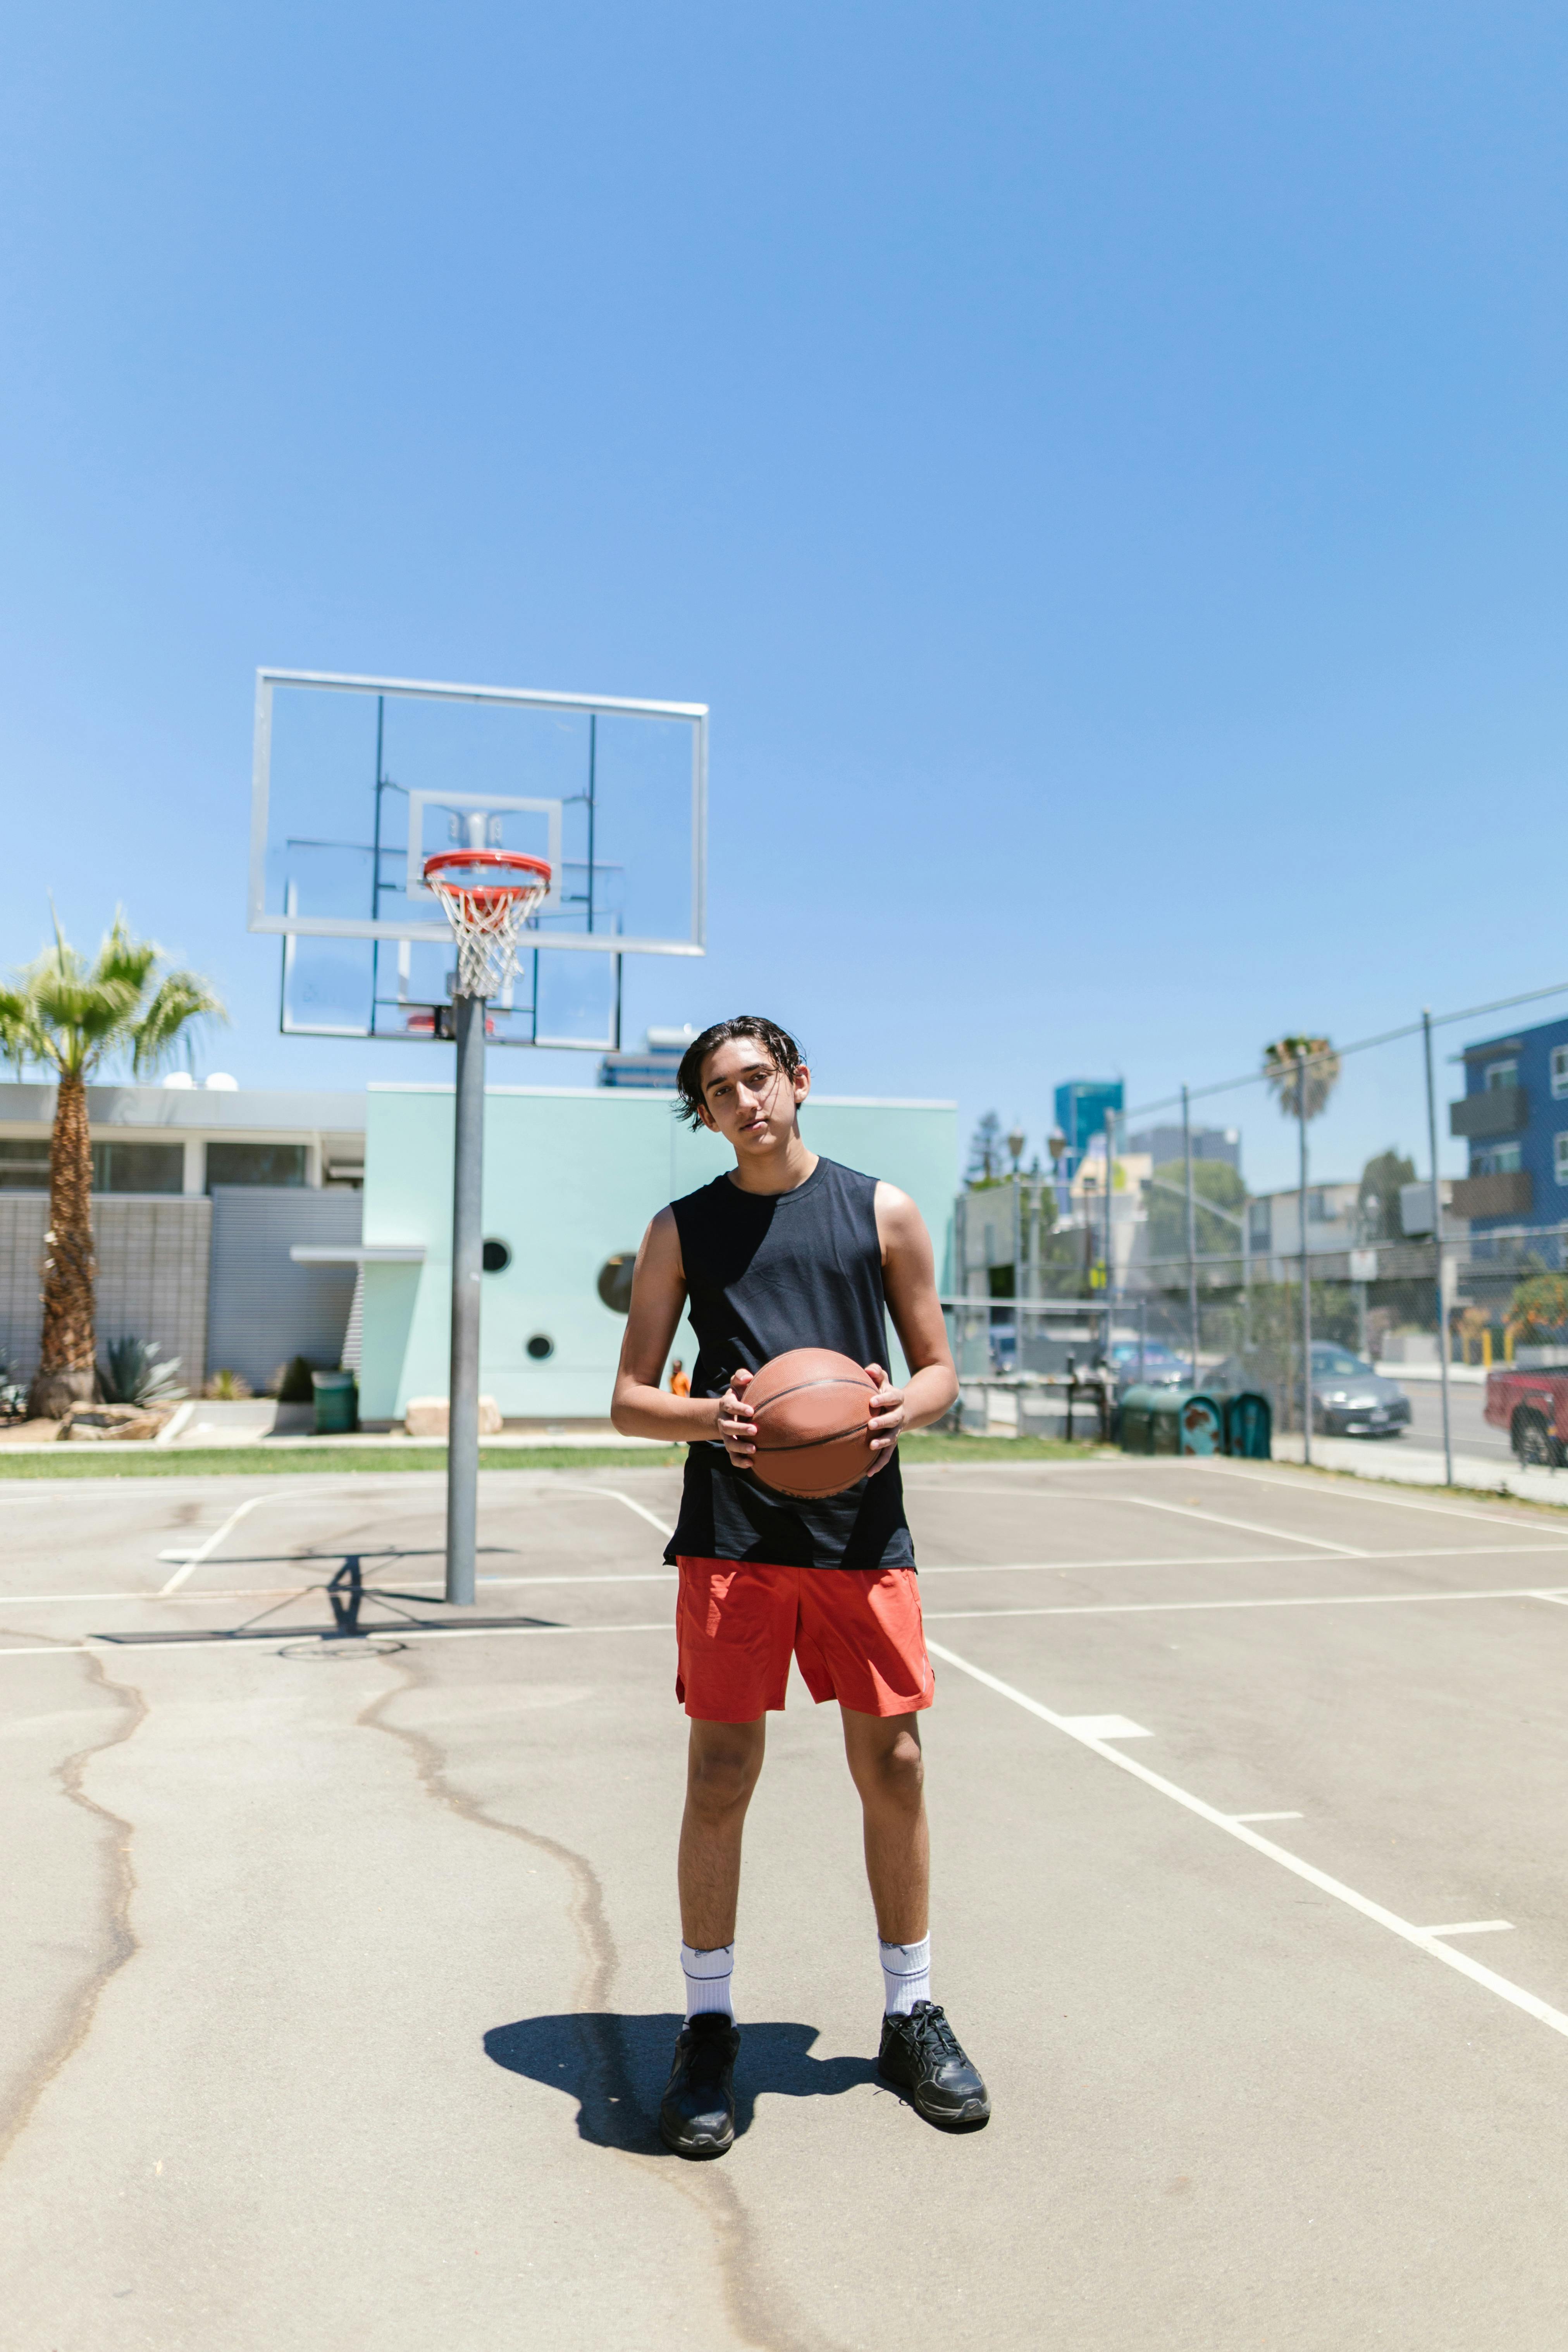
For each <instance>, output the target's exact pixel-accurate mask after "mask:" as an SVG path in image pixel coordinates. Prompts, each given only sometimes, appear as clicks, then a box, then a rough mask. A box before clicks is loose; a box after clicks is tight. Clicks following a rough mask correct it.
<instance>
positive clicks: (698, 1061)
mask: <svg viewBox="0 0 1568 2352" xmlns="http://www.w3.org/2000/svg"><path fill="white" fill-rule="evenodd" d="M733 1037H752V1038H754V1039H755V1040H756V1042H757V1044H758V1045H761V1046H763V1048H764V1049H765V1050H766V1052H767V1053H768V1054H769V1055H772V1057H773V1063H774V1066H775V1067H777V1068H778V1069H781V1070H782V1071H783V1072H784V1076H785V1077H788V1078H793V1077H794V1076H795V1072H796V1071H797V1070H798V1069H799V1067H800V1066H801V1060H802V1055H801V1050H800V1047H799V1046H798V1045H796V1044H795V1039H794V1038H793V1037H792V1036H791V1035H790V1034H789V1031H788V1030H787V1029H781V1028H780V1027H779V1024H778V1023H777V1022H776V1021H764V1020H763V1017H762V1015H761V1014H760V1013H737V1014H736V1015H735V1018H734V1019H733V1020H732V1021H715V1022H714V1024H713V1025H712V1027H711V1028H709V1029H704V1031H703V1032H702V1034H701V1036H700V1037H694V1038H693V1039H692V1041H691V1043H690V1045H688V1047H687V1049H686V1051H685V1053H684V1054H682V1055H681V1057H680V1067H679V1070H678V1071H677V1072H676V1077H675V1091H676V1105H675V1115H676V1117H677V1118H680V1119H684V1120H685V1122H686V1124H687V1126H688V1127H700V1126H701V1124H702V1111H703V1101H702V1065H703V1063H704V1062H705V1061H706V1060H707V1059H708V1056H709V1055H710V1054H713V1053H717V1051H718V1049H719V1047H720V1046H721V1045H729V1043H730V1041H731V1038H733Z"/></svg>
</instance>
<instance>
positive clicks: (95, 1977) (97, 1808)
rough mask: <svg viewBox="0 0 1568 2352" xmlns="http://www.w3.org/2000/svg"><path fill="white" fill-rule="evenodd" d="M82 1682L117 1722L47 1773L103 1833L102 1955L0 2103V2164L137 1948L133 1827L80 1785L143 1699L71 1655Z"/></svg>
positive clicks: (94, 1659) (86, 1659)
mask: <svg viewBox="0 0 1568 2352" xmlns="http://www.w3.org/2000/svg"><path fill="white" fill-rule="evenodd" d="M74 1654H75V1655H76V1656H78V1657H79V1659H80V1662H81V1665H82V1668H83V1670H84V1672H85V1673H86V1675H87V1679H88V1681H89V1683H96V1684H97V1685H98V1686H99V1688H100V1690H105V1691H109V1692H111V1693H112V1694H113V1695H114V1696H115V1698H116V1699H117V1701H118V1702H119V1721H118V1723H117V1725H116V1727H115V1728H114V1729H113V1730H112V1731H111V1732H110V1735H109V1737H108V1738H107V1739H98V1740H94V1741H93V1742H92V1744H91V1745H90V1746H89V1747H87V1748H78V1749H77V1750H76V1753H75V1754H74V1755H72V1756H68V1757H67V1758H66V1759H65V1760H64V1762H63V1763H60V1764H57V1765H56V1766H55V1769H54V1773H53V1778H54V1779H55V1780H58V1782H59V1784H60V1787H61V1789H62V1790H63V1791H64V1793H65V1795H66V1796H67V1797H68V1800H69V1801H70V1802H71V1803H72V1804H73V1805H79V1806H80V1808H81V1810H82V1811H83V1812H85V1813H90V1814H91V1815H92V1816H93V1818H94V1820H95V1821H97V1822H101V1823H102V1825H103V1827H104V1830H105V1832H106V1834H105V1836H104V1837H103V1838H102V1839H101V1841H100V1855H101V1858H102V1861H103V1864H104V1869H103V1885H102V1888H101V1892H100V1904H101V1923H102V1938H103V1946H104V1949H103V1953H102V1957H101V1958H100V1959H99V1961H98V1962H97V1964H96V1965H95V1966H94V1967H93V1968H92V1969H90V1970H89V1974H88V1975H87V1976H86V1977H85V1978H84V1979H82V1981H81V1983H80V1984H79V1985H78V1987H77V1989H76V1990H75V1991H74V1992H73V1993H71V1994H69V1995H68V1997H67V1999H66V2000H65V2003H64V2008H63V2014H62V2016H61V2018H60V2021H59V2025H58V2029H57V2031H56V2032H55V2034H54V2036H53V2038H52V2041H51V2042H50V2044H49V2046H48V2047H47V2049H46V2050H45V2051H44V2053H42V2055H41V2056H40V2057H39V2058H38V2059H37V2060H36V2061H35V2062H34V2063H33V2064H32V2065H31V2066H30V2067H28V2068H27V2069H26V2071H25V2073H24V2074H23V2075H22V2078H21V2080H20V2082H19V2083H18V2084H17V2085H16V2089H15V2090H14V2091H13V2092H12V2093H10V2094H9V2095H7V2096H6V2097H5V2099H4V2101H3V2102H0V2164H4V2163H5V2158H7V2156H9V2154H10V2152H11V2150H12V2148H13V2147H15V2146H16V2142H17V2140H18V2139H19V2138H20V2137H21V2136H22V2134H23V2132H24V2131H26V2127H27V2126H28V2124H29V2123H30V2122H31V2121H32V2118H33V2116H34V2114H35V2113H36V2111H37V2105H38V2102H39V2100H40V2099H41V2098H42V2097H43V2095H44V2093H45V2092H46V2091H47V2089H48V2087H49V2084H51V2083H52V2082H53V2081H54V2080H55V2078H56V2076H57V2075H58V2074H59V2073H60V2072H61V2070H62V2068H63V2067H65V2065H66V2064H67V2063H68V2061H69V2060H70V2059H72V2058H73V2057H74V2056H75V2055H76V2053H77V2052H78V2051H79V2049H80V2048H81V2046H82V2044H83V2042H85V2041H86V2040H87V2037H88V2035H89V2033H90V2032H91V2031H92V2024H93V2020H94V2018H95V2016H96V2015H97V2012H98V2004H99V2000H100V1996H101V1994H102V1992H103V1990H104V1987H105V1986H106V1985H107V1984H108V1983H109V1981H110V1978H112V1977H115V1976H118V1974H119V1973H120V1970H121V1969H122V1968H123V1967H124V1966H125V1964H126V1962H127V1960H129V1959H131V1958H132V1956H133V1955H134V1954H135V1953H136V1952H137V1951H138V1950H140V1948H141V1947H140V1944H139V1942H138V1939H137V1937H136V1934H135V1931H134V1929H133V1928H132V1925H131V1900H132V1895H134V1894H135V1892H136V1873H135V1871H134V1869H133V1868H132V1862H131V1841H132V1837H133V1836H134V1835H135V1831H134V1827H133V1825H132V1823H131V1822H128V1821H124V1820H122V1819H121V1816H120V1814H118V1813H114V1812H110V1810H109V1807H108V1806H107V1805H100V1803H99V1801H98V1800H97V1798H96V1797H89V1795H88V1793H87V1790H86V1788H85V1787H84V1786H83V1780H84V1776H85V1774H86V1771H87V1768H88V1766H89V1764H90V1763H91V1762H92V1760H93V1759H94V1757H96V1756H101V1755H103V1754H104V1753H105V1751H106V1750H107V1749H109V1748H119V1747H121V1746H122V1745H123V1744H124V1742H125V1741H126V1740H128V1739H129V1738H132V1734H133V1733H135V1732H137V1731H139V1730H140V1729H141V1727H142V1724H143V1723H144V1722H145V1721H146V1719H147V1716H148V1714H149V1712H150V1710H149V1707H148V1705H147V1701H146V1700H145V1698H143V1696H142V1693H141V1692H140V1691H139V1690H138V1689H136V1687H135V1686H134V1685H132V1684H131V1683H121V1682H114V1681H111V1680H110V1676H109V1675H107V1674H105V1672H104V1670H103V1661H102V1660H101V1658H100V1657H98V1656H96V1655H95V1654H93V1653H91V1652H90V1651H89V1652H85V1653H83V1652H76V1653H74Z"/></svg>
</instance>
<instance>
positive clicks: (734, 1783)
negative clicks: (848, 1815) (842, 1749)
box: [679, 1716, 767, 1951]
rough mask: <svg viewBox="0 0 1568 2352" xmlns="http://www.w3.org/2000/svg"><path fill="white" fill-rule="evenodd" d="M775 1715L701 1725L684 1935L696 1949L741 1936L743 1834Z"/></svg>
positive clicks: (689, 1797) (691, 1768) (690, 1795)
mask: <svg viewBox="0 0 1568 2352" xmlns="http://www.w3.org/2000/svg"><path fill="white" fill-rule="evenodd" d="M766 1738H767V1718H766V1717H765V1716H759V1717H757V1719H756V1721H755V1722H754V1723H697V1722H694V1723H693V1724H692V1727H691V1739H690V1744H689V1748H688V1749H687V1757H686V1811H685V1812H684V1813H683V1815H682V1816H681V1822H680V1857H679V1878H680V1933H681V1937H682V1939H683V1941H684V1942H686V1943H687V1944H689V1946H690V1947H691V1948H693V1949H694V1950H696V1951H711V1950H713V1949H715V1948H717V1947H718V1946H719V1945H721V1944H732V1943H733V1942H734V1940H735V1906H736V1902H737V1899H738V1897H739V1895H740V1890H741V1832H742V1830H743V1829H744V1827H745V1824H746V1808H747V1806H748V1805H749V1804H750V1803H751V1801H752V1790H753V1789H754V1788H755V1787H756V1785H757V1776H758V1774H759V1773H760V1772H761V1770H762V1769H763V1745H764V1742H765V1740H766Z"/></svg>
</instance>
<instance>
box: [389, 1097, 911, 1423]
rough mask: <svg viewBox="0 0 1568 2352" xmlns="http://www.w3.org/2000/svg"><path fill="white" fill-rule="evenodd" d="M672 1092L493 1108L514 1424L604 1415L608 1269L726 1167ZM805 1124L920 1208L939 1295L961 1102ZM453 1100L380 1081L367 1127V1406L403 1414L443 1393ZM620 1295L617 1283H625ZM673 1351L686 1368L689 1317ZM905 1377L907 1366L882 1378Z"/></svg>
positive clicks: (500, 1351)
mask: <svg viewBox="0 0 1568 2352" xmlns="http://www.w3.org/2000/svg"><path fill="white" fill-rule="evenodd" d="M674 1099H675V1098H674V1097H673V1096H672V1095H668V1094H661V1093H654V1092H651V1091H641V1090H637V1089H634V1088H629V1087H628V1088H624V1089H623V1088H617V1087H591V1088H580V1089H568V1088H564V1087H492V1088H491V1089H490V1090H489V1093H488V1094H487V1096H486V1100H485V1211H484V1220H485V1235H486V1240H487V1244H488V1245H489V1244H496V1245H499V1246H488V1247H487V1256H488V1258H489V1260H491V1261H492V1262H494V1270H493V1271H490V1272H487V1274H486V1275H485V1277H484V1292H483V1326H482V1336H481V1339H480V1360H479V1372H480V1379H479V1385H480V1387H481V1389H482V1390H483V1391H484V1392H485V1393H486V1394H487V1395H489V1396H493V1397H494V1398H495V1400H496V1402H497V1403H498V1404H499V1405H500V1409H501V1412H503V1414H505V1415H506V1416H507V1417H508V1418H509V1419H530V1420H534V1419H538V1420H552V1421H553V1420H577V1419H586V1420H602V1419H603V1418H604V1416H605V1414H606V1413H607V1412H608V1410H609V1402H610V1387H611V1383H612V1381H613V1380H614V1378H615V1370H616V1360H617V1359H618V1357H619V1354H620V1346H621V1335H622V1332H623V1330H624V1329H625V1328H626V1321H625V1315H624V1312H622V1311H617V1308H616V1306H615V1305H613V1304H608V1303H606V1299H605V1296H604V1295H603V1294H604V1293H605V1292H608V1293H610V1294H611V1295H612V1296H613V1295H614V1294H615V1293H616V1274H617V1271H618V1269H617V1268H616V1266H615V1265H613V1264H612V1261H614V1260H616V1259H622V1260H625V1261H626V1262H628V1263H629V1260H630V1258H631V1256H632V1255H633V1253H635V1251H636V1249H637V1244H638V1242H639V1241H640V1240H641V1238H642V1234H643V1231H644V1228H645V1227H646V1226H647V1222H648V1220H649V1218H650V1217H651V1216H653V1214H654V1213H655V1212H656V1211H657V1210H658V1209H660V1208H662V1207H663V1205H664V1203H665V1202H667V1201H669V1200H673V1199H675V1198H676V1197H678V1196H679V1194H680V1193H682V1192H693V1191H695V1190H696V1188H697V1187H698V1186H699V1185H700V1184H705V1183H707V1182H709V1181H710V1179H711V1178H713V1177H714V1176H717V1175H719V1174H721V1172H722V1171H723V1170H725V1169H726V1168H728V1167H729V1166H731V1155H730V1152H729V1150H728V1147H727V1146H725V1145H724V1144H721V1142H720V1141H719V1140H718V1139H717V1138H716V1137H714V1136H711V1135H709V1134H708V1133H706V1132H705V1131H704V1132H702V1133H700V1134H697V1135H693V1134H692V1133H691V1131H690V1130H689V1129H688V1128H686V1127H684V1126H683V1125H681V1124H680V1123H679V1121H678V1120H677V1118H675V1116H674V1108H673V1107H674ZM801 1129H802V1132H803V1133H804V1135H805V1139H806V1140H807V1142H808V1143H809V1144H810V1145H811V1148H812V1149H813V1150H815V1151H821V1152H825V1153H826V1155H827V1157H828V1158H829V1159H832V1160H840V1161H842V1162H844V1163H845V1164H846V1165H847V1166H848V1167H851V1168H858V1169H861V1170H864V1171H866V1172H867V1173H868V1174H871V1175H876V1176H882V1177H886V1178H887V1179H888V1180H889V1182H891V1183H894V1184H898V1185H900V1186H901V1187H902V1189H903V1190H904V1191H905V1192H908V1193H909V1194H910V1197H911V1198H912V1199H913V1200H914V1201H916V1202H918V1203H919V1205H920V1209H921V1214H922V1215H923V1216H924V1218H925V1221H926V1223H927V1225H928V1226H929V1228H930V1230H931V1240H932V1243H933V1245H934V1247H935V1250H936V1258H937V1279H938V1282H939V1284H940V1285H941V1286H942V1288H943V1289H944V1290H945V1289H946V1288H947V1287H948V1286H949V1267H948V1258H949V1255H950V1251H951V1239H950V1235H951V1226H952V1202H953V1197H954V1194H955V1192H957V1189H958V1119H957V1108H956V1106H955V1105H954V1104H952V1103H944V1102H877V1101H870V1100H860V1099H851V1098H845V1097H813V1098H812V1099H811V1100H810V1101H808V1102H807V1104H806V1106H805V1110H804V1112H803V1113H802V1115H801ZM451 1201H452V1090H451V1088H450V1087H439V1086H373V1087H371V1088H370V1091H369V1096H368V1100H367V1106H366V1119H365V1160H364V1216H363V1244H362V1248H361V1251H360V1252H359V1253H357V1254H356V1255H359V1256H360V1257H361V1262H362V1263H363V1333H362V1337H361V1342H360V1349H359V1360H360V1411H361V1413H362V1414H363V1418H364V1419H365V1420H366V1421H367V1422H376V1421H391V1420H395V1419H397V1418H399V1417H400V1416H401V1415H402V1413H403V1412H404V1411H405V1408H406V1406H407V1403H408V1400H409V1399H410V1398H411V1397H416V1396H437V1397H438V1396H445V1395H446V1393H447V1345H448V1322H449V1317H450V1312H451V1214H452V1210H451ZM622 1295H623V1296H624V1283H623V1286H622ZM673 1352H674V1353H675V1354H676V1355H678V1356H680V1357H682V1358H683V1359H684V1360H685V1363H686V1366H687V1369H688V1370H690V1369H691V1366H692V1363H693V1361H694V1360H695V1358H696V1354H697V1347H696V1341H695V1339H694V1338H693V1336H692V1333H691V1330H690V1328H689V1326H688V1325H687V1324H685V1323H684V1322H683V1323H682V1325H681V1328H680V1331H679V1335H678V1337H677V1339H676V1342H675V1347H674V1350H673ZM889 1369H890V1370H892V1371H893V1372H894V1374H895V1377H896V1376H897V1375H898V1373H899V1370H900V1361H899V1360H897V1358H895V1361H894V1363H893V1365H892V1366H890V1368H889Z"/></svg>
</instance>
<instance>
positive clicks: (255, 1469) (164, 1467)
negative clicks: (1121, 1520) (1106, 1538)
mask: <svg viewBox="0 0 1568 2352" xmlns="http://www.w3.org/2000/svg"><path fill="white" fill-rule="evenodd" d="M1095 1450H1096V1449H1095V1448H1094V1447H1093V1446H1092V1445H1091V1444H1081V1445H1080V1444H1072V1445H1068V1444H1066V1443H1065V1441H1063V1440H1059V1439H1057V1438H1050V1437H960V1436H949V1435H947V1434H945V1433H942V1434H939V1433H934V1432H931V1431H924V1430H921V1431H917V1432H916V1433H915V1434H914V1435H913V1436H911V1437H906V1438H905V1439H904V1441H903V1443H902V1444H901V1445H900V1449H899V1451H900V1454H901V1455H902V1457H903V1459H904V1460H905V1461H906V1462H908V1463H917V1462H1080V1461H1082V1459H1083V1458H1084V1456H1085V1454H1089V1453H1092V1452H1094V1451H1095ZM685 1459H686V1448H685V1447H684V1446H683V1445H670V1446H660V1447H659V1448H658V1450H657V1451H655V1450H654V1449H653V1448H652V1447H649V1446H637V1447H635V1448H634V1447H632V1446H627V1445H616V1444H605V1445H495V1444H491V1445H481V1446H480V1448H479V1467H480V1469H481V1470H678V1469H679V1468H680V1466H681V1465H682V1464H683V1463H684V1461H685ZM446 1467H447V1452H446V1448H445V1447H444V1446H434V1445H417V1446H416V1445H396V1444H389V1445H386V1446H370V1445H333V1444H332V1443H331V1439H323V1440H322V1442H321V1448H320V1450H319V1451H317V1450H315V1449H313V1448H312V1449H310V1450H309V1451H307V1449H306V1448H305V1447H304V1446H302V1445H289V1446H270V1445H212V1446H196V1445H193V1446H190V1447H188V1448H185V1449H179V1448H176V1447H174V1446H170V1447H169V1448H168V1450H167V1451H166V1452H164V1453H160V1454H127V1453H119V1454H117V1452H116V1449H115V1447H114V1445H113V1444H112V1443H110V1444H107V1445H105V1444H98V1445H72V1444H63V1445H58V1446H50V1447H49V1449H48V1450H47V1453H46V1452H44V1451H41V1450H40V1451H39V1452H38V1453H37V1454H33V1453H26V1454H24V1453H22V1452H20V1451H17V1452H16V1453H14V1454H9V1455H8V1454H6V1452H5V1447H4V1446H0V1478H192V1477H195V1478H200V1477H204V1476H205V1477H215V1478H216V1477H222V1478H241V1477H242V1478H254V1477H256V1476H257V1475H271V1476H274V1477H298V1476H300V1475H309V1476H315V1477H320V1476H322V1475H329V1474H330V1475H331V1476H333V1477H341V1476H342V1475H344V1474H345V1473H349V1472H375V1471H382V1472H385V1471H391V1470H427V1471H438V1472H441V1473H443V1474H444V1473H445V1471H446Z"/></svg>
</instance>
